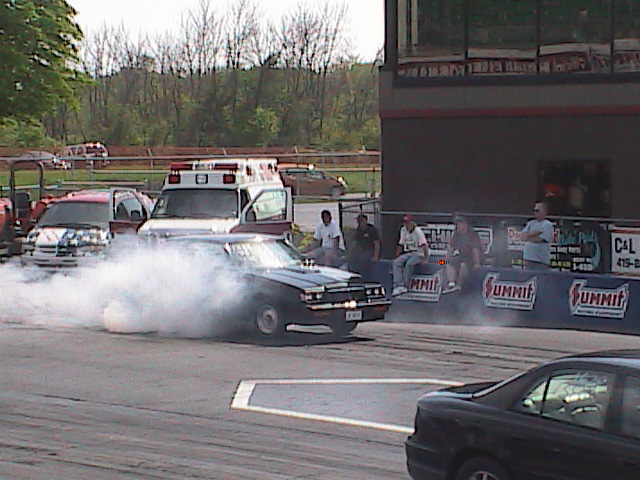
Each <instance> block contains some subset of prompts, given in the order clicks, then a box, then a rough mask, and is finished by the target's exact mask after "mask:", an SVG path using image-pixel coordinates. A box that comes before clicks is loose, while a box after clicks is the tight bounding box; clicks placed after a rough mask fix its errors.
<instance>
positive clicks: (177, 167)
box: [169, 162, 193, 172]
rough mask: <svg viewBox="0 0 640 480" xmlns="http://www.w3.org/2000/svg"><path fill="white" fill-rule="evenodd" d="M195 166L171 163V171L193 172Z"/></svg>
mask: <svg viewBox="0 0 640 480" xmlns="http://www.w3.org/2000/svg"><path fill="white" fill-rule="evenodd" d="M192 168H193V164H192V163H191V162H171V164H170V165H169V170H170V171H172V172H178V171H180V170H191V169H192Z"/></svg>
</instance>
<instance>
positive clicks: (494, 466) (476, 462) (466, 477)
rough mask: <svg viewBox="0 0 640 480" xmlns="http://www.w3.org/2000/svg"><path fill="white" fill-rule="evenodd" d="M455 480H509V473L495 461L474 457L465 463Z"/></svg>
mask: <svg viewBox="0 0 640 480" xmlns="http://www.w3.org/2000/svg"><path fill="white" fill-rule="evenodd" d="M455 480H511V477H510V476H509V473H507V471H506V470H505V469H504V467H503V466H502V465H500V464H499V463H498V462H496V461H495V460H492V459H490V458H486V457H476V458H472V459H471V460H468V461H467V462H465V463H464V464H463V465H462V467H460V470H458V474H457V475H456V477H455Z"/></svg>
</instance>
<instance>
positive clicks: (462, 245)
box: [443, 215, 482, 293]
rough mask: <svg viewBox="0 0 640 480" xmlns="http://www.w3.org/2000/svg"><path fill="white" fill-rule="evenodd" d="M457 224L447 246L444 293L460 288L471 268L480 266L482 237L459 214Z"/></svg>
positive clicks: (456, 219)
mask: <svg viewBox="0 0 640 480" xmlns="http://www.w3.org/2000/svg"><path fill="white" fill-rule="evenodd" d="M454 223H455V225H456V229H455V232H454V233H453V237H451V242H450V243H449V245H448V246H447V255H446V257H445V260H446V262H447V266H446V269H445V272H446V278H447V286H446V289H445V290H444V291H443V293H449V292H453V291H456V290H460V287H461V286H462V284H463V283H464V281H465V279H466V278H467V276H468V275H469V268H470V267H473V268H479V267H480V252H481V248H482V245H481V244H480V237H479V236H478V234H477V233H476V232H475V230H473V229H472V228H471V226H470V225H469V222H468V220H467V219H466V218H464V217H462V216H460V215H457V216H456V217H455V219H454Z"/></svg>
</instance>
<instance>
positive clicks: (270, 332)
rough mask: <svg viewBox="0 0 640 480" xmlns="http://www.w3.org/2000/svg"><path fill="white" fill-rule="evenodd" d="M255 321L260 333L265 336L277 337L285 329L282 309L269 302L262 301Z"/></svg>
mask: <svg viewBox="0 0 640 480" xmlns="http://www.w3.org/2000/svg"><path fill="white" fill-rule="evenodd" d="M254 322H255V327H256V329H257V331H258V333H260V334H262V335H264V336H268V337H276V336H279V335H281V334H282V333H284V330H285V326H284V323H283V320H282V316H281V315H280V311H279V310H278V308H277V307H276V306H274V305H272V304H269V303H262V304H260V306H259V307H258V308H257V309H256V312H255V317H254Z"/></svg>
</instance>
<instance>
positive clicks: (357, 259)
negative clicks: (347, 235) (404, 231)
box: [347, 213, 380, 279]
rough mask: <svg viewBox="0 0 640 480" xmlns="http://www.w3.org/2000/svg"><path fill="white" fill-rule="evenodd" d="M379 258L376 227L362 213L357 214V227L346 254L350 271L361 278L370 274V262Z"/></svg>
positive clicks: (378, 240) (378, 241)
mask: <svg viewBox="0 0 640 480" xmlns="http://www.w3.org/2000/svg"><path fill="white" fill-rule="evenodd" d="M378 260H380V234H379V233H378V229H377V228H376V227H375V226H374V225H372V224H370V223H369V222H368V218H367V216H366V215H365V214H364V213H361V214H360V215H358V228H357V229H356V231H355V233H354V234H353V240H352V242H351V249H350V250H349V254H348V256H347V265H348V268H349V270H351V271H352V272H356V273H359V274H360V275H362V277H363V278H365V279H366V278H368V277H369V275H370V269H371V262H377V261H378Z"/></svg>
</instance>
